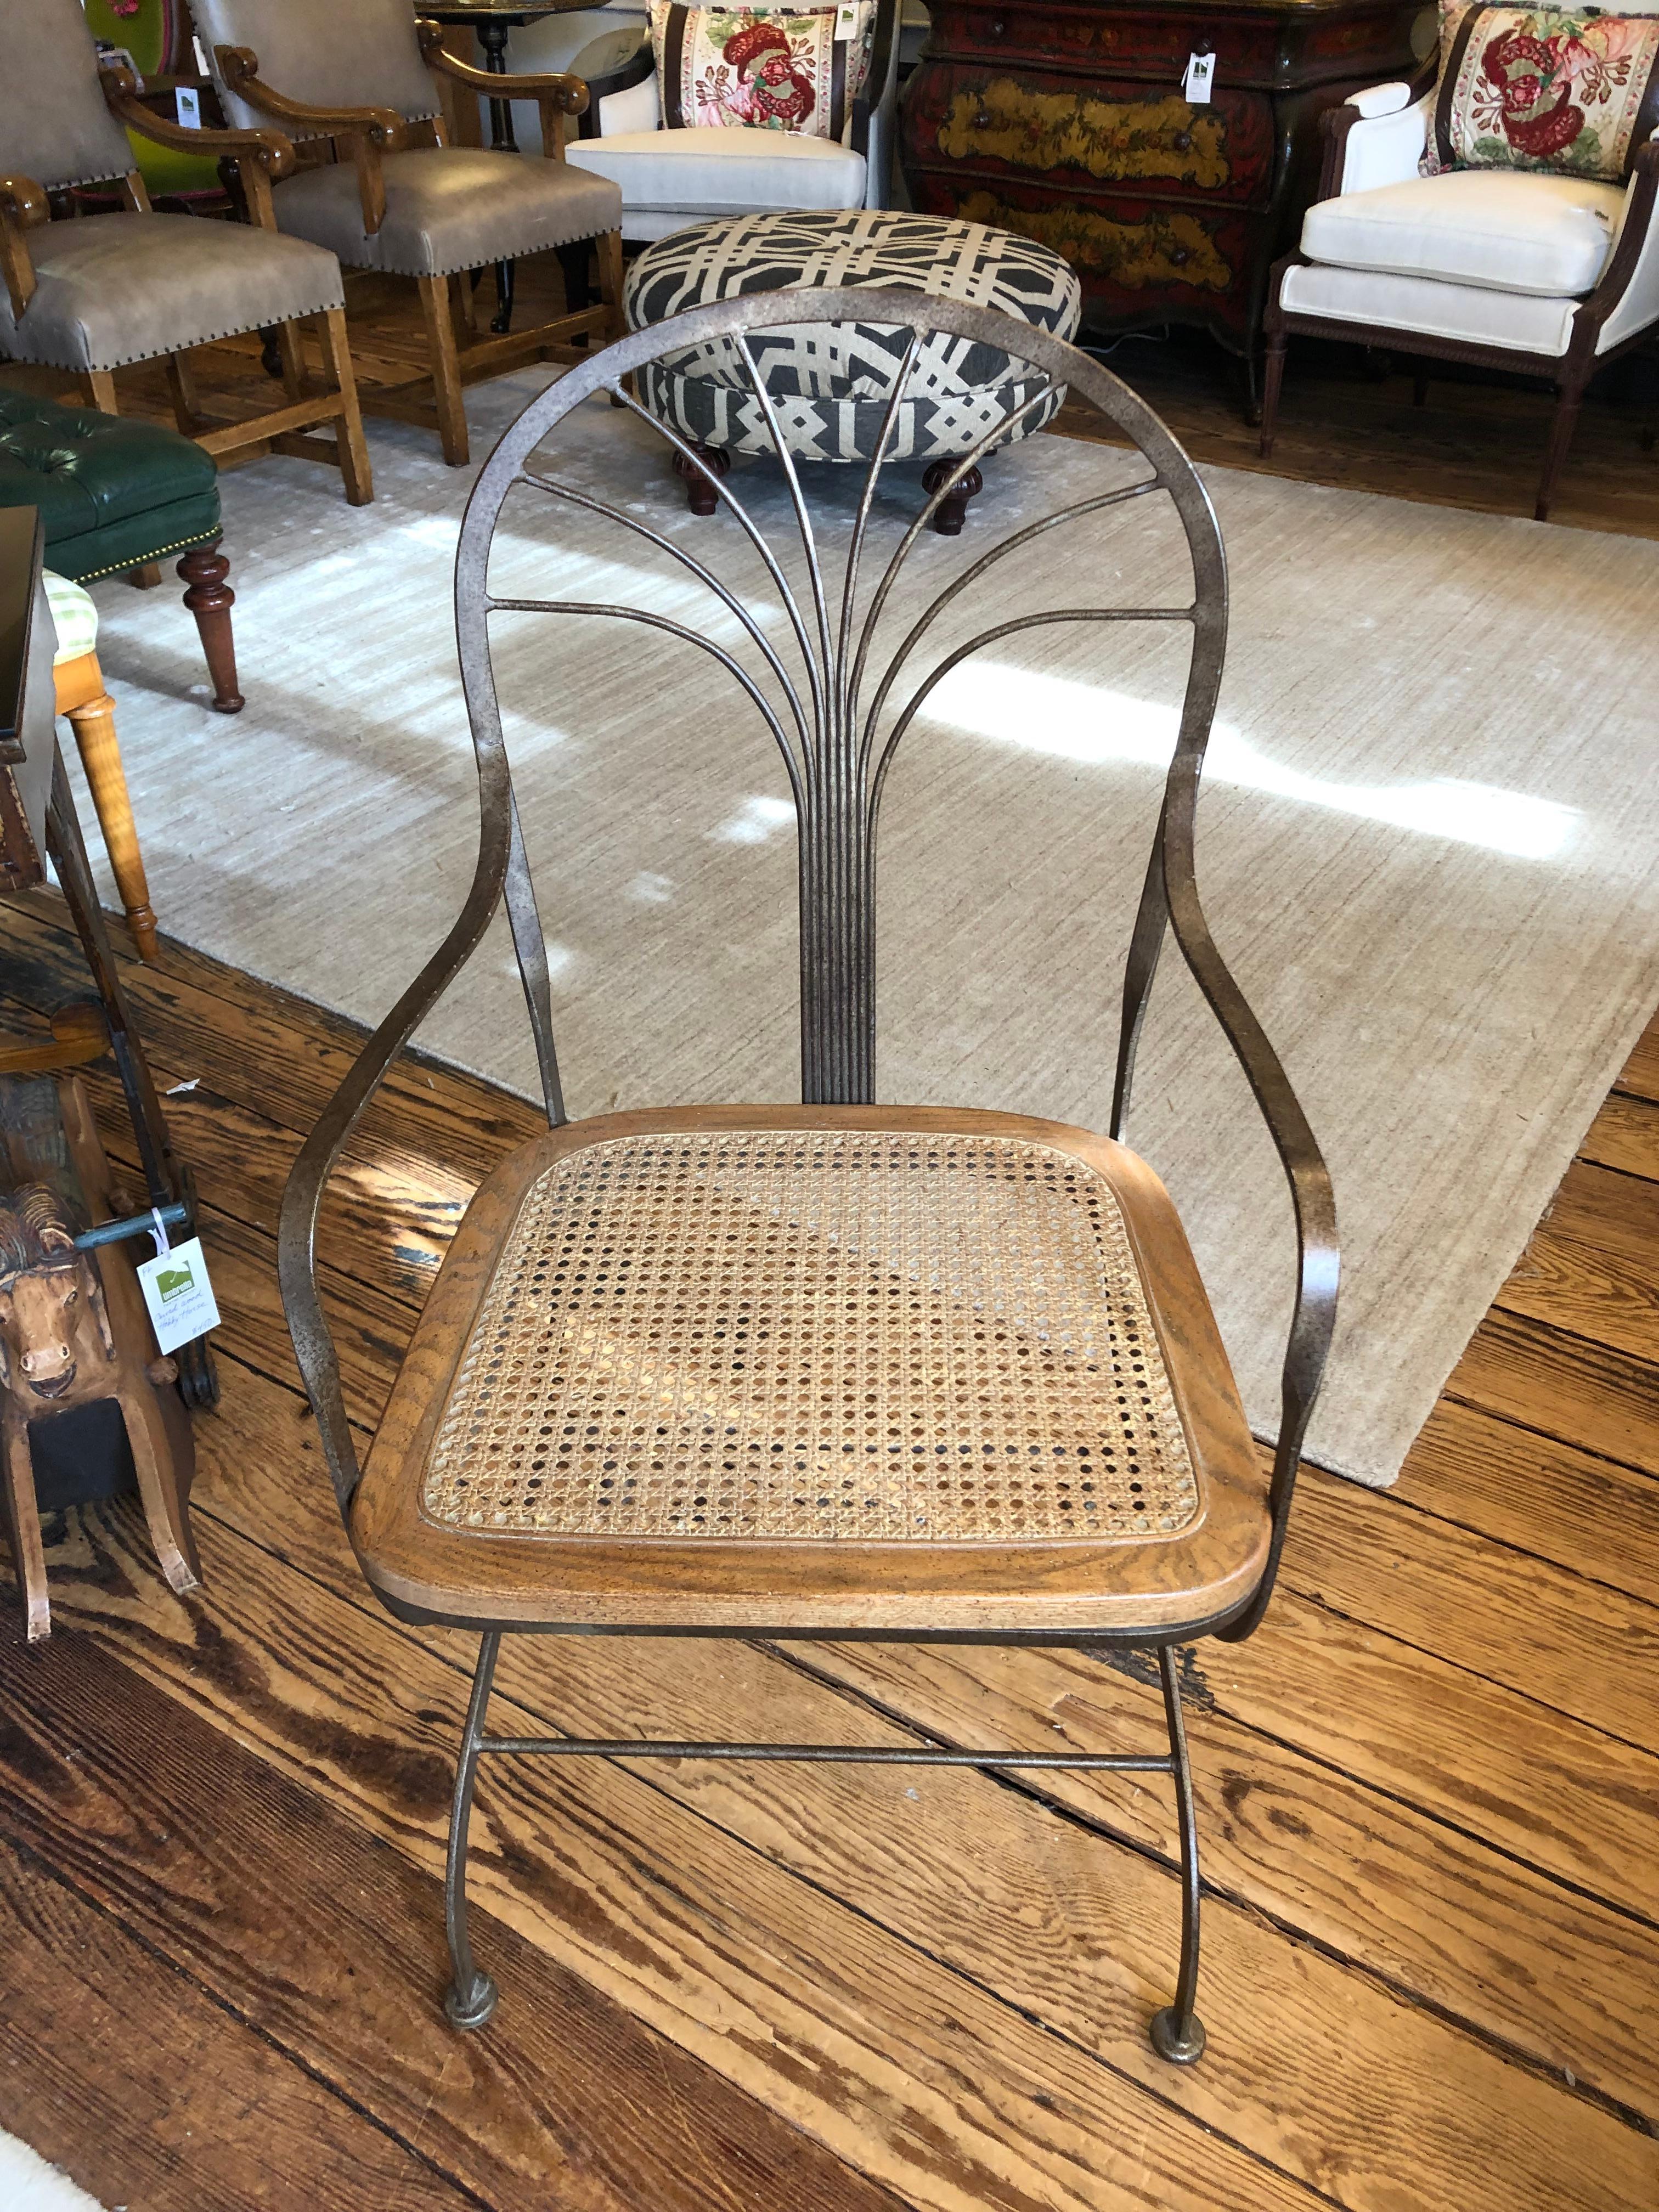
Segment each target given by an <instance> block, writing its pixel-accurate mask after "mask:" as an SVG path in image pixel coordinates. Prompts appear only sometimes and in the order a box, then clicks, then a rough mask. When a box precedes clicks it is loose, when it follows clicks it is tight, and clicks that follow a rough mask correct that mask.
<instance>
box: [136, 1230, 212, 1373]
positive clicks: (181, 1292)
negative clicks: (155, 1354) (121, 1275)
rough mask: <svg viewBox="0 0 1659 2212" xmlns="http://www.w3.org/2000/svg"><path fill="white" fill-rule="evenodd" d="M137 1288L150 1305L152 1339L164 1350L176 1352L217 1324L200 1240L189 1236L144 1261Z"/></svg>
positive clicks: (140, 1269)
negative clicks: (180, 1242)
mask: <svg viewBox="0 0 1659 2212" xmlns="http://www.w3.org/2000/svg"><path fill="white" fill-rule="evenodd" d="M138 1287H139V1289H140V1290H141V1291H143V1294H144V1304H146V1305H147V1306H148V1307H149V1317H150V1320H151V1322H153V1323H154V1325H155V1341H156V1343H157V1344H158V1345H159V1346H161V1350H162V1351H163V1352H176V1351H177V1350H178V1349H179V1346H180V1345H181V1344H188V1343H189V1342H190V1340H191V1338H192V1337H194V1336H205V1335H206V1334H207V1333H208V1331H209V1330H210V1328H218V1326H219V1309H218V1306H217V1305H216V1303H215V1301H214V1296H213V1285H212V1284H211V1283H210V1282H209V1280H208V1271H207V1261H205V1260H204V1258H203V1256H202V1240H201V1238H200V1237H188V1238H187V1239H186V1240H185V1243H182V1244H175V1245H173V1248H172V1249H171V1250H170V1251H167V1252H160V1253H158V1254H157V1255H156V1256H155V1259H153V1260H146V1261H143V1263H142V1264H141V1266H140V1267H139V1269H138Z"/></svg>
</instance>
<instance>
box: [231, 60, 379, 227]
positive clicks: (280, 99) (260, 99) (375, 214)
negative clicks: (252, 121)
mask: <svg viewBox="0 0 1659 2212" xmlns="http://www.w3.org/2000/svg"><path fill="white" fill-rule="evenodd" d="M213 58H214V59H215V60H216V62H217V64H219V74H220V76H221V77H222V80H223V82H224V84H225V88H226V89H227V90H228V91H229V92H234V94H235V95H236V97H237V98H238V99H239V100H246V102H247V104H248V106H250V107H257V108H258V109H259V111H260V112H261V113H263V114H265V115H272V116H275V117H276V120H277V122H279V123H289V124H292V125H295V128H297V129H303V130H307V131H318V132H319V133H321V134H322V136H324V137H329V138H344V139H346V140H348V141H349V144H350V147H351V152H352V157H353V159H354V160H355V161H356V164H357V190H358V194H359V196H360V197H361V198H362V206H363V228H364V231H365V232H366V233H367V234H368V236H369V237H371V238H372V237H374V234H375V233H376V232H377V231H378V230H379V229H380V225H381V224H382V223H383V222H385V221H386V178H385V175H384V174H383V173H382V171H381V168H380V157H381V155H383V154H391V153H395V152H396V151H397V149H398V148H399V147H400V146H402V145H404V143H406V141H407V139H408V137H409V125H407V123H405V121H404V118H403V117H402V116H401V115H399V114H398V111H397V109H396V108H395V107H311V106H307V104H306V103H305V101H303V100H290V99H289V97H288V95H287V94H286V93H282V92H277V91H276V90H275V89H274V88H272V87H271V86H270V85H268V84H266V83H265V82H264V80H263V78H262V77H261V76H260V75H259V57H258V54H256V53H255V52H253V50H252V47H251V46H216V47H215V48H214V50H213Z"/></svg>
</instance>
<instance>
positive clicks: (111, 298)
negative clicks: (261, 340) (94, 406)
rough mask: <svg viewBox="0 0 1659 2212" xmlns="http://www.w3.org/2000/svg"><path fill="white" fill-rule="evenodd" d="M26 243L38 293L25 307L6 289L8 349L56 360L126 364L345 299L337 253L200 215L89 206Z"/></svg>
mask: <svg viewBox="0 0 1659 2212" xmlns="http://www.w3.org/2000/svg"><path fill="white" fill-rule="evenodd" d="M29 247H30V252H31V255H32V258H33V262H34V272H35V277H36V284H35V292H34V296H33V299H32V300H31V301H29V303H28V306H27V308H25V310H24V312H23V313H22V314H21V316H18V315H15V314H14V313H12V310H11V305H10V302H9V301H7V300H6V299H5V297H4V295H0V349H3V350H4V351H6V352H7V353H9V354H10V356H12V358H13V360H15V361H32V362H42V363H44V364H45V365H46V367H47V368H74V369H94V368H101V369H107V368H121V367H122V366H123V365H124V364H125V362H134V361H150V360H153V359H154V358H155V356H156V355H157V354H162V353H172V352H176V351H178V350H179V349H182V348H185V347H188V346H197V345H205V344H207V343H209V342H210V340H212V339H214V338H222V337H230V336H232V335H234V333H235V332H237V331H249V330H258V329H259V328H261V327H262V326H264V325H269V324H271V323H281V322H287V321H289V320H291V319H297V318H299V317H301V316H305V315H315V314H322V313H326V312H327V311H328V310H329V309H330V308H331V307H332V308H337V307H343V305H344V301H345V293H344V290H343V286H342V284H341V282H340V270H339V265H338V264H337V262H336V260H335V258H334V256H333V255H332V254H331V253H327V252H321V251H319V248H318V247H317V246H312V245H307V243H306V241H305V240H303V239H297V238H281V237H278V236H277V235H276V234H275V233H274V232H270V231H258V230H249V229H246V228H243V227H242V226H241V225H240V224H236V223H228V222H202V221H200V220H198V219H197V217H196V216H187V215H132V214H127V215H100V216H83V217H82V219H81V220H80V221H79V222H54V223H50V224H48V225H46V227H45V228H42V229H40V230H39V231H37V232H35V233H34V234H33V237H32V238H31V240H30V241H29Z"/></svg>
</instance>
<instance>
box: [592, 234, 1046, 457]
mask: <svg viewBox="0 0 1659 2212" xmlns="http://www.w3.org/2000/svg"><path fill="white" fill-rule="evenodd" d="M853 284H890V285H894V286H896V287H897V288H899V289H902V290H905V291H911V292H925V293H927V295H929V296H930V297H932V298H934V299H947V300H969V301H974V302H975V304H976V305H978V306H980V307H1000V309H1001V310H1002V312H1003V313H1005V314H1007V315H1013V316H1017V317H1018V319H1020V320H1021V321H1024V322H1027V323H1031V324H1033V325H1036V328H1038V329H1039V330H1043V331H1053V332H1054V334H1055V335H1056V336H1057V337H1062V338H1069V337H1073V335H1074V334H1075V332H1076V331H1077V326H1078V322H1079V317H1080V315H1081V313H1082V294H1081V291H1080V290H1079V285H1078V280H1077V276H1076V275H1075V273H1074V271H1073V270H1072V269H1071V268H1070V267H1069V266H1068V265H1067V264H1066V262H1064V261H1062V260H1061V259H1060V256H1059V255H1058V254H1057V253H1051V252H1049V251H1048V247H1047V246H1037V245H1034V244H1033V243H1032V241H1031V240H1030V239H1025V238H1016V237H1015V236H1014V235H1013V234H1012V233H1011V232H1009V231H1006V230H992V229H990V228H987V226H986V225H985V224H983V223H978V222H943V221H941V220H939V219H938V218H936V217H934V216H921V215H905V214H900V213H896V212H892V211H890V210H855V211H849V212H845V213H831V214H813V213H794V214H778V215H742V216H723V217H721V218H720V220H718V221H716V222H702V223H697V224H696V225H695V226H694V227H693V228H691V229H690V230H678V231H675V232H674V233H673V234H672V235H671V236H670V237H668V238H662V239H659V240H657V241H656V243H655V244H654V245H653V246H647V248H646V250H645V252H642V253H641V255H640V256H639V258H638V259H637V260H636V261H635V263H634V265H633V267H632V269H631V270H629V277H628V285H627V291H626V294H625V301H626V307H627V312H628V326H629V329H630V330H635V331H637V330H644V329H646V328H647V327H648V326H649V325H652V324H654V323H660V322H665V321H666V320H667V319H668V318H669V317H670V316H671V315H678V314H679V313H682V312H683V311H684V309H686V308H688V307H707V306H708V305H709V304H711V303H712V302H713V301H716V300H730V299H733V298H736V297H737V296H738V295H740V294H744V293H750V292H789V291H800V290H810V289H812V288H814V287H824V286H834V285H853ZM909 342H910V333H909V332H908V331H897V330H895V329H893V328H892V327H891V326H890V325H882V324H879V323H844V324H842V325H840V326H839V327H836V325H831V324H827V323H826V324H818V323H803V324H800V325H797V326H796V327H795V328H794V329H793V330H781V331H758V332H753V333H751V334H750V341H749V343H750V351H751V352H752V353H753V355H754V356H755V360H756V362H757V366H758V367H759V368H761V370H762V373H763V377H764V380H765V384H766V388H767V392H768V394H769V397H770V398H771V400H772V403H773V406H774V409H775V412H776V414H777V417H778V422H779V426H780V428H781V430H782V432H783V436H784V441H785V443H786V444H787V446H788V448H789V450H790V452H791V453H793V455H794V456H795V457H796V458H797V459H802V460H816V461H868V460H871V459H873V457H874V454H875V449H876V446H877V444H878V441H879V439H880V437H881V432H882V425H883V423H884V422H885V420H886V416H887V403H888V400H889V399H890V397H891V394H892V390H893V385H894V381H895V380H896V376H897V374H898V371H899V368H900V365H901V364H902V361H903V358H904V353H905V349H906V347H907V346H908V344H909ZM1041 383H1042V379H1041V378H1033V377H1032V375H1031V374H1030V372H1029V371H1027V370H1026V369H1025V368H1024V364H1023V363H1020V362H1016V361H1013V360H1011V359H1010V358H1009V356H1008V355H1007V354H1006V353H1004V352H1002V351H1001V350H1000V349H998V348H995V347H993V346H985V345H974V344H971V343H969V341H968V340H967V339H965V338H957V337H951V336H950V335H949V334H948V333H946V332H944V331H935V332H933V334H932V335H931V336H930V337H927V338H926V339H925V340H924V341H923V343H922V346H921V351H920V353H919V354H918V355H917V356H916V363H915V368H914V369H913V370H912V372H911V375H910V382H909V392H910V393H911V394H912V395H914V396H912V397H909V398H906V399H905V401H904V403H903V404H902V406H901V408H900V410H899V415H898V420H897V422H896V424H895V425H894V428H893V434H892V441H891V442H890V445H889V447H888V452H889V453H890V455H891V456H892V457H893V458H895V459H915V460H934V459H943V458H947V457H949V456H951V455H954V454H959V453H967V452H968V451H969V448H970V447H973V446H975V445H976V444H977V443H978V442H979V441H980V440H981V438H982V437H983V436H984V435H986V433H987V431H989V430H992V429H994V428H995V427H996V425H997V424H998V423H999V422H1006V421H1007V420H1008V418H1009V417H1010V416H1012V414H1013V413H1014V412H1015V410H1017V409H1018V408H1019V407H1020V406H1021V405H1022V404H1024V401H1025V400H1026V399H1027V398H1030V396H1031V394H1032V393H1033V392H1036V391H1037V390H1038V389H1039V388H1040V386H1041ZM639 384H640V394H639V396H640V401H641V405H642V406H644V407H647V408H648V409H649V410H650V411H651V413H652V414H653V415H655V416H657V417H658V418H659V420H660V421H662V422H667V423H669V424H670V425H671V427H672V428H674V429H676V430H678V432H679V433H680V435H681V436H682V437H684V438H689V439H690V440H692V441H695V442H696V443H697V444H699V445H705V446H718V447H724V448H725V449H726V451H727V452H730V453H770V452H771V451H772V450H773V445H772V434H771V432H770V430H769V428H768V427H767V423H766V418H765V416H764V415H763V412H762V410H761V407H760V404H759V402H758V400H757V398H755V395H754V392H752V390H751V389H750V383H749V374H748V371H747V370H746V369H745V368H744V365H743V359H742V356H741V355H740V354H739V353H738V349H737V347H736V345H735V343H733V342H732V341H731V340H730V339H720V340H717V341H716V342H715V343H713V344H711V345H705V346H696V347H693V348H690V349H688V350H687V351H686V352H684V353H682V354H674V355H671V356H668V357H667V358H666V359H665V360H664V361H662V362H653V364H652V365H651V366H650V367H649V368H647V369H645V370H644V371H643V372H642V373H641V377H640V380H639ZM1065 396H1066V395H1065V392H1063V391H1056V392H1053V393H1052V394H1050V396H1049V398H1048V399H1046V400H1045V401H1044V402H1043V404H1042V406H1040V407H1038V408H1036V409H1035V410H1033V412H1032V413H1031V414H1030V415H1029V416H1026V417H1025V418H1024V421H1023V422H1018V423H1017V424H1015V425H1014V426H1013V427H1012V428H1011V429H1010V431H1009V433H1008V436H1007V438H1006V441H1003V442H1006V443H1008V444H1012V443H1013V442H1014V441H1015V440H1017V439H1019V438H1024V437H1028V436H1029V435H1030V433H1031V432H1032V431H1033V430H1039V429H1041V428H1042V425H1043V424H1044V423H1045V422H1048V421H1049V420H1050V419H1051V418H1052V417H1053V416H1054V415H1055V414H1056V413H1057V412H1058V411H1059V409H1060V404H1061V403H1062V402H1063V400H1064V398H1065Z"/></svg>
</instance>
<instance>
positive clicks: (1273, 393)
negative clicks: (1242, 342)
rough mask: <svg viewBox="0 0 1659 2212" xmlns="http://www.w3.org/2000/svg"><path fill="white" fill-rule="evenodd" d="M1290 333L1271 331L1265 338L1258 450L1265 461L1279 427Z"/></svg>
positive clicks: (1270, 451) (1271, 449) (1271, 450)
mask: <svg viewBox="0 0 1659 2212" xmlns="http://www.w3.org/2000/svg"><path fill="white" fill-rule="evenodd" d="M1290 343H1291V341H1290V333H1289V332H1288V331H1272V332H1270V334H1269V336H1268V338H1267V378H1266V380H1265V382H1264V384H1263V386H1262V391H1261V446H1260V448H1259V450H1260V452H1261V458H1262V459H1263V460H1264V461H1265V460H1266V459H1267V458H1268V457H1269V455H1270V454H1271V453H1272V452H1273V434H1274V432H1275V431H1276V430H1277V429H1278V428H1279V392H1280V390H1281V389H1282V388H1283V386H1284V382H1285V353H1286V351H1287V350H1288V349H1289V346H1290Z"/></svg>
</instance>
